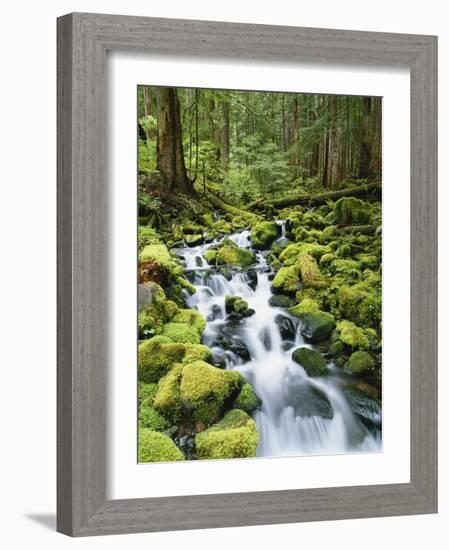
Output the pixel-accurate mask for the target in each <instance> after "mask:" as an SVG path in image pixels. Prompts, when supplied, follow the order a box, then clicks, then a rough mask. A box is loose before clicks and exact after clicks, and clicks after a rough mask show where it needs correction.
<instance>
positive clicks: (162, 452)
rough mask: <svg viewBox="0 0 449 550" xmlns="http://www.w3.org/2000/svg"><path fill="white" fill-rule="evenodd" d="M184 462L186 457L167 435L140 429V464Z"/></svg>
mask: <svg viewBox="0 0 449 550" xmlns="http://www.w3.org/2000/svg"><path fill="white" fill-rule="evenodd" d="M175 460H184V455H183V454H182V452H181V451H180V450H179V449H178V447H176V445H175V444H174V443H173V441H172V440H171V439H170V438H169V437H168V436H166V435H164V434H162V433H160V432H156V431H153V430H149V429H147V428H140V429H139V462H172V461H175Z"/></svg>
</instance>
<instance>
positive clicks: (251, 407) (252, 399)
mask: <svg viewBox="0 0 449 550" xmlns="http://www.w3.org/2000/svg"><path fill="white" fill-rule="evenodd" d="M261 405H262V401H261V400H260V399H259V397H257V395H256V393H255V391H254V390H253V388H252V386H251V384H248V383H247V382H246V383H245V384H243V386H242V389H241V390H240V391H239V394H238V395H237V397H236V399H235V401H234V404H233V407H234V408H236V409H240V410H242V411H245V412H247V413H251V412H253V411H255V410H256V409H258V408H259V407H260V406H261Z"/></svg>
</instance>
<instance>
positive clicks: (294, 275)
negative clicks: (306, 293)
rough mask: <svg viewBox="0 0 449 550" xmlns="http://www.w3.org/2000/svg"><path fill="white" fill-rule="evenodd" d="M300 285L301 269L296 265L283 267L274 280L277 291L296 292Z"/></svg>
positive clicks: (274, 289) (282, 292) (274, 288)
mask: <svg viewBox="0 0 449 550" xmlns="http://www.w3.org/2000/svg"><path fill="white" fill-rule="evenodd" d="M298 286H299V271H298V268H297V267H296V265H292V266H290V267H281V269H280V270H279V271H278V272H277V273H276V276H275V277H274V279H273V282H272V288H273V291H274V292H275V293H280V294H294V293H295V292H296V291H297V290H298Z"/></svg>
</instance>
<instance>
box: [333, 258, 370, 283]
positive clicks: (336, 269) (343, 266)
mask: <svg viewBox="0 0 449 550" xmlns="http://www.w3.org/2000/svg"><path fill="white" fill-rule="evenodd" d="M329 269H330V271H331V273H333V274H334V275H341V276H342V277H344V278H345V279H348V280H351V279H360V278H361V276H362V273H361V271H360V264H359V262H357V261H356V260H348V259H343V258H341V259H340V258H337V259H335V260H334V261H333V262H332V263H331V264H330V266H329Z"/></svg>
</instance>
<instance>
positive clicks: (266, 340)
mask: <svg viewBox="0 0 449 550" xmlns="http://www.w3.org/2000/svg"><path fill="white" fill-rule="evenodd" d="M258 336H259V339H260V341H261V342H262V344H263V345H264V347H265V349H266V350H267V351H271V347H272V344H271V335H270V331H269V330H268V328H264V329H263V330H261V331H260V332H259V334H258Z"/></svg>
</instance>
